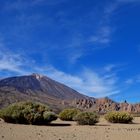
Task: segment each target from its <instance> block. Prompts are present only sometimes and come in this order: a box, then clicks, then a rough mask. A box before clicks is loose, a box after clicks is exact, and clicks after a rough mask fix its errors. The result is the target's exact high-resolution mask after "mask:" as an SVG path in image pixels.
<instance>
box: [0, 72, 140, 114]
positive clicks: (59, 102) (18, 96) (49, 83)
mask: <svg viewBox="0 0 140 140" xmlns="http://www.w3.org/2000/svg"><path fill="white" fill-rule="evenodd" d="M27 100H31V101H36V102H41V103H44V104H47V105H49V106H50V107H51V108H53V110H54V111H60V110H61V109H63V108H68V107H77V108H79V109H82V110H90V111H97V112H99V113H106V112H107V111H111V110H116V111H128V112H134V113H138V112H140V104H133V105H132V104H129V103H127V102H124V103H117V102H115V101H113V100H111V99H109V98H107V97H106V98H99V99H96V98H93V97H92V98H91V97H88V96H85V95H83V94H81V93H79V92H77V91H76V90H74V89H72V88H70V87H68V86H66V85H64V84H61V83H59V82H57V81H55V80H52V79H50V78H49V77H47V76H43V75H40V74H32V75H26V76H17V77H9V78H5V79H1V80H0V108H3V107H5V106H8V105H9V104H11V103H14V102H19V101H27Z"/></svg>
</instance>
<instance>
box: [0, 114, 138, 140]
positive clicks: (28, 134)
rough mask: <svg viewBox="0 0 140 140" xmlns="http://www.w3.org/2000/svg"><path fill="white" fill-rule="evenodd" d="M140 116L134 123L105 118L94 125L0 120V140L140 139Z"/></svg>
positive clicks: (58, 121) (59, 121)
mask: <svg viewBox="0 0 140 140" xmlns="http://www.w3.org/2000/svg"><path fill="white" fill-rule="evenodd" d="M139 139H140V117H135V119H134V121H133V124H112V123H108V122H107V121H106V120H105V119H104V118H100V122H99V123H97V124H96V125H93V126H88V125H85V126H80V125H77V124H76V122H69V121H61V120H59V119H58V120H56V121H54V122H52V124H51V125H49V126H36V125H19V124H10V123H5V122H4V121H3V120H1V121H0V140H139Z"/></svg>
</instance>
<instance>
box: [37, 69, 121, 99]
mask: <svg viewBox="0 0 140 140" xmlns="http://www.w3.org/2000/svg"><path fill="white" fill-rule="evenodd" d="M38 71H40V72H41V73H44V74H46V75H47V76H48V77H50V78H52V79H54V80H56V81H59V82H61V83H63V84H66V85H68V86H70V87H71V88H74V89H75V90H77V91H78V92H80V93H83V94H86V95H89V96H93V97H104V96H109V95H112V94H116V93H118V92H120V91H119V90H118V88H117V87H116V83H117V78H116V77H115V76H114V75H112V76H111V75H110V77H107V76H105V75H100V74H98V73H97V72H95V71H92V70H90V69H84V70H83V71H82V72H81V73H80V74H78V75H76V76H75V75H71V74H68V73H65V72H62V71H59V70H57V69H55V68H53V67H50V68H46V69H45V68H44V69H38Z"/></svg>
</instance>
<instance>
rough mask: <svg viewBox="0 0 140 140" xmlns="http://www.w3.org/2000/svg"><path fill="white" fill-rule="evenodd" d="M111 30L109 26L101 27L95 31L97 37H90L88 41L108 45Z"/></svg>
mask: <svg viewBox="0 0 140 140" xmlns="http://www.w3.org/2000/svg"><path fill="white" fill-rule="evenodd" d="M111 33H112V29H111V27H109V26H102V27H100V29H99V30H98V31H97V33H96V34H97V35H95V36H94V35H93V36H91V37H90V39H89V41H90V42H93V43H101V44H108V43H109V42H110V41H111Z"/></svg>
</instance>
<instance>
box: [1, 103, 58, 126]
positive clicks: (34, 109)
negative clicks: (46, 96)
mask: <svg viewBox="0 0 140 140" xmlns="http://www.w3.org/2000/svg"><path fill="white" fill-rule="evenodd" d="M47 113H48V118H49V119H46V117H45V114H47ZM0 117H1V118H2V119H3V120H4V121H5V122H9V123H19V124H48V123H50V122H51V121H53V120H56V119H57V116H56V114H55V113H53V112H50V109H49V108H48V107H47V106H45V105H43V104H40V103H32V102H20V103H15V104H12V105H10V106H8V107H7V108H5V109H2V110H1V111H0Z"/></svg>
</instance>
